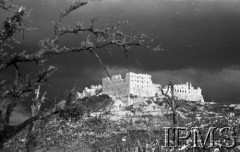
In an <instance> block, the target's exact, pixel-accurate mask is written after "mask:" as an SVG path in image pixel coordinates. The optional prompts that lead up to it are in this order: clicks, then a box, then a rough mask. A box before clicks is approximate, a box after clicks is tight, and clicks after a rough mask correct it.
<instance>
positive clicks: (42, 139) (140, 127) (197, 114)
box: [4, 95, 240, 152]
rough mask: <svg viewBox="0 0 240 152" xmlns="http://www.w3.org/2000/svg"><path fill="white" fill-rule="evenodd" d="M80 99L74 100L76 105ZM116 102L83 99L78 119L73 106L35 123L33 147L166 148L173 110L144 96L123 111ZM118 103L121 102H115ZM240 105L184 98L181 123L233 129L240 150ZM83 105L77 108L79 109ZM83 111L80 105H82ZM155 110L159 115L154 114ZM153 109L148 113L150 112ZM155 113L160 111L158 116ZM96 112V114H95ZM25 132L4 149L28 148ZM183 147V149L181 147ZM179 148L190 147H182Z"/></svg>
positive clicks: (83, 151)
mask: <svg viewBox="0 0 240 152" xmlns="http://www.w3.org/2000/svg"><path fill="white" fill-rule="evenodd" d="M77 102H80V101H75V103H77ZM118 102H119V101H118V100H115V99H113V98H110V97H109V96H107V95H100V96H90V97H88V98H85V99H81V105H83V103H84V104H85V106H84V107H85V108H87V110H86V109H85V110H84V111H85V113H84V114H83V115H82V116H81V117H79V115H74V114H73V113H74V110H70V111H69V113H68V114H59V115H55V116H53V117H51V118H50V119H48V120H46V121H44V122H43V121H39V122H37V123H36V124H35V132H34V135H35V137H34V138H33V140H34V141H33V142H34V144H35V149H34V150H35V151H37V152H43V151H45V152H47V151H48V152H50V151H51V152H53V151H58V152H61V151H80V152H87V151H94V150H106V149H109V150H115V151H116V150H119V151H123V150H124V149H128V151H134V149H136V148H137V147H138V148H139V147H140V148H144V147H148V148H150V149H155V150H156V149H159V150H161V151H164V149H161V148H162V145H164V131H163V129H162V127H163V126H171V111H170V110H169V107H167V106H166V105H165V104H163V103H154V102H151V101H150V100H144V101H142V102H140V103H139V104H136V105H132V106H130V107H129V106H126V107H124V108H122V113H121V112H120V113H119V111H116V109H115V111H114V106H116V105H120V104H119V103H118ZM116 103H118V104H116ZM239 107H240V106H239V105H222V104H217V103H198V102H187V101H186V102H183V103H182V104H181V105H180V106H179V107H178V108H177V113H178V115H177V118H178V119H177V120H178V126H181V127H196V126H197V127H200V128H202V129H203V130H204V129H207V128H209V127H213V126H215V127H225V126H230V127H234V128H235V131H236V141H237V146H236V147H235V148H234V149H232V150H233V151H236V152H237V151H240V146H239V143H240V137H239V133H240V130H239V128H240V108H239ZM78 110H79V109H77V110H76V109H75V111H78ZM80 110H81V108H80ZM154 110H155V113H154V112H152V111H154ZM149 111H150V112H149ZM157 112H161V113H159V114H158V115H157V114H156V113H157ZM92 114H95V115H94V116H92ZM26 131H27V129H26V130H24V131H22V132H21V133H20V134H19V135H18V136H16V137H15V138H14V139H12V140H11V141H9V142H8V143H7V144H6V145H5V149H4V151H6V152H10V151H11V152H14V151H24V146H25V144H26ZM179 151H180V150H179ZM181 151H187V149H186V148H185V149H183V150H181Z"/></svg>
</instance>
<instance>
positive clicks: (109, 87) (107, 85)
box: [102, 75, 129, 97]
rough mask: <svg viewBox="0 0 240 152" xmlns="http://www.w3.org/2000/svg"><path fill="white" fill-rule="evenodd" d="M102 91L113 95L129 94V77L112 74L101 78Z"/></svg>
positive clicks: (122, 95)
mask: <svg viewBox="0 0 240 152" xmlns="http://www.w3.org/2000/svg"><path fill="white" fill-rule="evenodd" d="M102 85H103V86H102V93H103V94H108V95H112V96H115V97H124V96H128V95H129V79H128V78H127V77H126V78H125V79H122V77H121V75H114V76H112V77H111V80H110V78H109V77H106V78H103V80H102Z"/></svg>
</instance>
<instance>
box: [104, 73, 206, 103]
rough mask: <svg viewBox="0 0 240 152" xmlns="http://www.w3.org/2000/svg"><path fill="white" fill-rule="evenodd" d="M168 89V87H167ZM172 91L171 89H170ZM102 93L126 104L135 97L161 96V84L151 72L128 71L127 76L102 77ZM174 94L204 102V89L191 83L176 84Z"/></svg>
mask: <svg viewBox="0 0 240 152" xmlns="http://www.w3.org/2000/svg"><path fill="white" fill-rule="evenodd" d="M165 90H166V89H165ZM169 92H170V91H169ZM102 93H103V94H108V95H112V96H114V97H116V98H120V99H121V100H122V101H124V102H125V104H126V105H131V104H133V103H134V101H136V100H134V98H135V97H140V98H141V97H142V98H145V97H146V98H148V97H160V96H162V93H161V85H160V84H154V83H153V82H152V79H151V75H149V74H136V73H133V72H129V73H126V75H125V78H122V77H121V75H113V76H112V77H111V79H110V78H109V77H106V78H103V79H102ZM174 96H175V97H176V98H177V99H182V100H186V101H201V102H204V100H203V96H202V90H201V89H200V88H199V87H198V88H197V89H194V87H193V86H192V84H191V83H188V82H187V83H186V84H178V85H174Z"/></svg>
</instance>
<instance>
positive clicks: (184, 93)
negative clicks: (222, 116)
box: [174, 82, 204, 102]
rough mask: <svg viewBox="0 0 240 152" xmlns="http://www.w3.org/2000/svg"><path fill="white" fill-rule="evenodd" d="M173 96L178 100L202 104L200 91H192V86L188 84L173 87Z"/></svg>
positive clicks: (198, 89)
mask: <svg viewBox="0 0 240 152" xmlns="http://www.w3.org/2000/svg"><path fill="white" fill-rule="evenodd" d="M174 95H175V96H176V97H177V98H178V99H183V100H187V101H200V102H204V99H203V96H202V90H201V89H200V88H199V87H197V89H194V87H193V86H192V84H191V83H188V82H187V83H186V84H178V85H174Z"/></svg>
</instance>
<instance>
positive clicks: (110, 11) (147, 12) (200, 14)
mask: <svg viewBox="0 0 240 152" xmlns="http://www.w3.org/2000/svg"><path fill="white" fill-rule="evenodd" d="M71 2H72V1H69V0H21V1H19V5H24V6H26V7H27V9H32V11H31V17H30V18H31V20H32V22H31V25H33V26H35V27H38V30H37V31H33V32H31V33H26V34H25V39H24V40H22V39H21V35H19V40H21V41H22V44H23V45H22V46H18V49H19V50H20V49H27V50H28V51H29V52H31V51H32V50H36V49H38V45H37V44H38V41H39V39H43V38H44V37H51V36H52V34H53V30H52V29H53V24H52V21H53V20H56V19H57V17H58V15H59V12H60V10H61V9H64V8H66V7H67V6H68V5H70V4H71ZM98 16H100V20H99V21H98V23H97V24H98V25H99V27H101V26H102V25H105V24H106V23H107V22H109V23H111V22H113V21H114V20H115V19H116V18H118V19H119V20H120V21H125V22H126V23H125V24H124V25H123V26H122V27H121V30H122V31H123V32H125V33H129V34H130V35H132V34H136V33H139V32H142V33H145V34H147V35H148V36H149V37H151V38H152V39H153V42H152V46H154V45H158V44H160V45H161V48H162V49H163V51H161V52H154V51H151V50H150V49H147V48H146V47H142V48H140V47H137V48H136V47H135V48H134V49H133V54H131V55H130V57H129V58H128V59H127V60H126V59H125V58H124V55H123V52H122V51H121V50H120V49H119V48H112V50H113V51H112V54H109V53H107V52H106V50H105V49H102V50H99V54H100V56H101V57H102V59H103V61H104V62H105V64H106V65H107V66H108V69H109V72H110V74H119V73H120V74H124V73H125V72H127V71H132V72H141V73H148V74H151V75H152V77H153V81H154V83H160V84H162V85H165V84H166V82H167V81H168V80H173V81H174V82H176V83H185V82H186V81H189V82H192V83H193V84H194V86H199V87H200V88H202V90H203V96H204V99H205V100H206V101H215V102H218V103H240V51H239V50H240V43H239V42H240V2H239V1H237V0H227V1H223V0H202V1H200V0H199V1H195V0H102V1H101V2H95V3H91V4H89V5H87V6H85V7H83V8H81V9H79V10H77V11H75V12H74V13H73V14H72V15H70V16H69V17H68V19H67V20H66V21H65V24H74V23H75V22H76V21H78V20H81V21H84V22H85V23H86V24H87V23H89V21H90V20H91V18H93V17H98ZM84 36H85V35H82V37H84ZM82 37H81V35H80V36H79V37H75V36H71V37H70V36H66V37H64V38H63V39H62V44H64V45H67V46H78V45H79V42H80V41H81V38H82ZM47 64H53V65H55V66H56V67H57V68H58V71H57V72H56V73H55V74H54V75H53V77H52V78H51V81H50V83H49V85H48V87H49V88H48V90H49V92H53V91H55V90H56V88H57V89H58V88H59V89H68V88H71V86H73V85H74V84H76V85H78V86H79V87H85V86H89V85H91V84H94V85H95V84H101V79H102V77H105V76H106V74H105V73H104V71H103V70H102V69H101V67H100V66H99V64H98V61H97V60H96V59H95V57H93V56H92V55H91V54H83V53H78V54H69V55H61V56H51V57H50V59H49V61H48V62H47ZM26 67H28V66H26ZM33 68H34V67H32V66H31V67H28V68H27V70H29V71H30V70H32V69H33ZM5 74H6V75H10V73H8V72H6V73H5ZM48 94H49V93H48ZM49 96H51V94H49Z"/></svg>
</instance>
